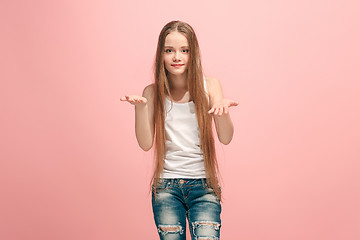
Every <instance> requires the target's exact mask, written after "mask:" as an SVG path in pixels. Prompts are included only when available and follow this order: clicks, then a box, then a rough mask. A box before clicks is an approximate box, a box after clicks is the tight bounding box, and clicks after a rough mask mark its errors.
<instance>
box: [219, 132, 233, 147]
mask: <svg viewBox="0 0 360 240" xmlns="http://www.w3.org/2000/svg"><path fill="white" fill-rule="evenodd" d="M232 138H233V134H230V135H228V136H223V137H220V138H219V141H220V142H221V143H222V144H224V145H228V144H229V143H230V142H231V140H232Z"/></svg>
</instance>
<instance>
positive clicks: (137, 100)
mask: <svg viewBox="0 0 360 240" xmlns="http://www.w3.org/2000/svg"><path fill="white" fill-rule="evenodd" d="M120 101H127V102H129V103H131V104H132V105H140V104H146V103H147V99H146V98H144V97H141V96H137V95H126V96H125V97H122V98H120Z"/></svg>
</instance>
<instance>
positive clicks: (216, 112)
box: [214, 107, 219, 115]
mask: <svg viewBox="0 0 360 240" xmlns="http://www.w3.org/2000/svg"><path fill="white" fill-rule="evenodd" d="M218 112H219V108H218V107H216V108H215V112H214V115H217V114H218Z"/></svg>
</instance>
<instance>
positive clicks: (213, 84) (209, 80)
mask: <svg viewBox="0 0 360 240" xmlns="http://www.w3.org/2000/svg"><path fill="white" fill-rule="evenodd" d="M204 77H205V81H206V88H207V90H208V93H209V95H212V93H213V92H214V90H216V88H218V87H219V86H221V85H220V81H219V79H218V78H216V77H214V76H204Z"/></svg>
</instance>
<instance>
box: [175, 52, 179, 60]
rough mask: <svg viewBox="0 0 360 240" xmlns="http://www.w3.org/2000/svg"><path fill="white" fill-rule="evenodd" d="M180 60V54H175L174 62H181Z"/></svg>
mask: <svg viewBox="0 0 360 240" xmlns="http://www.w3.org/2000/svg"><path fill="white" fill-rule="evenodd" d="M179 59H180V58H179V53H178V52H175V54H174V61H177V60H179Z"/></svg>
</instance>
